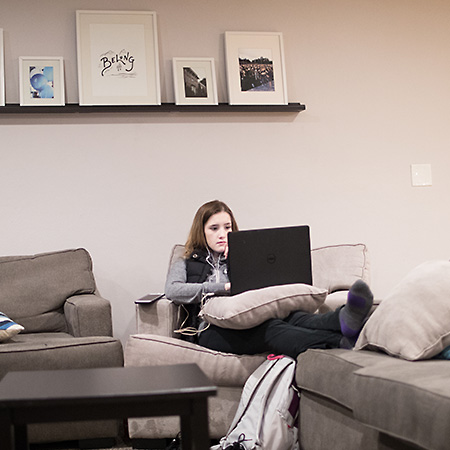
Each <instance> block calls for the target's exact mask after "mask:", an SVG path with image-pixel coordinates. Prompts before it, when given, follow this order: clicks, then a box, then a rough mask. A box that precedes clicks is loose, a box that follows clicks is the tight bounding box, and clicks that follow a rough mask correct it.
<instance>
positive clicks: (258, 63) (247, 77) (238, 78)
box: [225, 31, 288, 105]
mask: <svg viewBox="0 0 450 450" xmlns="http://www.w3.org/2000/svg"><path fill="white" fill-rule="evenodd" d="M225 60H226V71H227V85H228V97H229V103H230V105H287V104H288V99H287V86H286V70H285V59H284V45H283V35H282V33H279V32H251V31H249V32H237V31H227V32H225Z"/></svg>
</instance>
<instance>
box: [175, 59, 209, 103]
mask: <svg viewBox="0 0 450 450" xmlns="http://www.w3.org/2000/svg"><path fill="white" fill-rule="evenodd" d="M172 62H173V81H174V90H175V103H176V104H177V105H217V104H218V102H217V82H216V70H215V64H214V58H173V60H172Z"/></svg>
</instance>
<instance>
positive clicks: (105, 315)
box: [64, 294, 113, 337]
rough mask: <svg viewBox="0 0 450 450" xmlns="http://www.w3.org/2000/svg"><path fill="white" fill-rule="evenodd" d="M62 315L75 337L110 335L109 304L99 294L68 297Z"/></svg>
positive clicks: (110, 318)
mask: <svg viewBox="0 0 450 450" xmlns="http://www.w3.org/2000/svg"><path fill="white" fill-rule="evenodd" d="M64 315H65V318H66V323H67V328H68V331H69V333H70V334H71V335H73V336H75V337H84V336H112V332H113V330H112V316H111V304H110V302H109V301H108V300H106V299H104V298H102V297H100V296H99V295H96V294H87V295H74V296H73V297H69V298H68V299H67V301H66V302H65V303H64Z"/></svg>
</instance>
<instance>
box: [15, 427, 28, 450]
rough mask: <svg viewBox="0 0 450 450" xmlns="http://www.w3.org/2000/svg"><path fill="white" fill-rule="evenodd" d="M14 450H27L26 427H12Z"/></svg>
mask: <svg viewBox="0 0 450 450" xmlns="http://www.w3.org/2000/svg"><path fill="white" fill-rule="evenodd" d="M14 435H15V441H16V450H29V448H30V447H29V445H28V431H27V425H16V426H15V427H14Z"/></svg>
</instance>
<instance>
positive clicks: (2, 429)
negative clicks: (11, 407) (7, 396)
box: [0, 410, 14, 450]
mask: <svg viewBox="0 0 450 450" xmlns="http://www.w3.org/2000/svg"><path fill="white" fill-rule="evenodd" d="M0 438H1V441H2V450H3V449H4V450H14V442H13V432H12V425H11V421H10V420H9V414H8V412H7V411H5V410H0Z"/></svg>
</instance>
